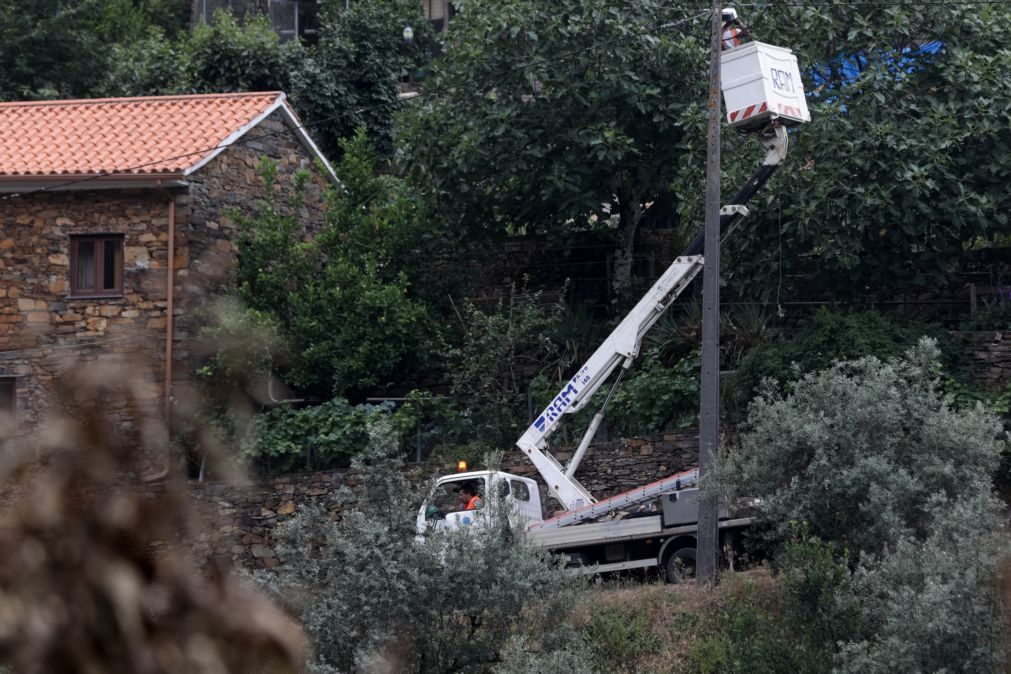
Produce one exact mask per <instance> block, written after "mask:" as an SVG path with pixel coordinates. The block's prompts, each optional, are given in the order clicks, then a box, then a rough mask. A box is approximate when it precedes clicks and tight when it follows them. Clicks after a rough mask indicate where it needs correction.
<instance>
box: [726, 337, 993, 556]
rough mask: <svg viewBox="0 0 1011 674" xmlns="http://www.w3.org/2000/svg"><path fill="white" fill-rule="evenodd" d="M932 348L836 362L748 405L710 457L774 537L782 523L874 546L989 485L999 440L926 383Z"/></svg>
mask: <svg viewBox="0 0 1011 674" xmlns="http://www.w3.org/2000/svg"><path fill="white" fill-rule="evenodd" d="M938 355H939V354H938V351H937V348H936V346H935V344H934V342H933V341H932V340H929V339H924V340H923V341H922V342H921V343H920V345H919V346H918V347H916V348H915V349H912V350H910V351H909V352H908V353H907V354H906V356H904V357H903V358H900V359H895V360H891V361H881V360H879V359H877V358H874V357H866V358H861V359H859V360H855V361H847V362H836V363H835V364H833V365H832V366H831V367H829V368H828V369H826V370H824V371H823V372H820V373H817V374H808V375H805V376H804V377H802V378H801V379H800V380H799V381H797V382H796V384H795V385H794V387H793V390H792V391H791V392H790V393H789V394H787V395H785V396H784V395H783V394H781V393H779V392H777V391H774V390H769V391H766V392H764V393H762V394H761V395H759V396H758V397H757V398H756V399H755V400H754V401H753V402H752V403H751V406H750V407H749V409H748V421H747V427H746V430H745V432H744V433H743V434H742V436H741V439H740V442H739V444H738V445H736V446H735V447H734V448H733V449H732V450H731V451H730V452H729V453H727V454H726V455H725V456H724V457H722V465H721V468H720V470H721V471H723V472H724V479H726V480H727V481H728V483H729V484H732V485H734V488H735V489H736V490H737V491H738V492H739V493H745V492H746V493H748V494H749V495H751V496H758V497H760V498H762V500H763V505H762V510H763V513H765V515H766V516H767V517H768V519H769V521H770V522H771V523H772V524H773V526H774V527H775V528H776V529H777V530H778V531H780V533H782V534H783V535H786V534H788V533H789V530H788V527H789V523H790V522H799V521H806V522H808V523H809V524H810V527H811V533H812V534H813V535H815V536H818V537H819V538H821V539H823V540H829V541H833V542H835V543H837V544H838V545H840V546H842V547H845V548H848V549H849V550H851V551H852V552H853V553H855V554H856V555H860V554H864V553H879V552H882V551H883V550H887V548H888V547H889V546H890V545H893V544H894V543H895V542H896V541H898V540H899V539H900V538H902V537H904V536H911V537H914V538H918V539H922V538H923V537H924V536H926V535H927V532H928V531H929V530H930V527H931V520H930V519H929V517H926V514H927V506H928V504H929V503H930V502H931V499H933V498H937V497H941V498H947V499H951V500H956V499H958V498H960V497H968V496H969V495H975V494H979V493H984V494H987V493H989V492H990V490H991V488H992V477H993V471H994V469H995V468H996V467H997V461H998V457H999V455H1000V450H1001V448H1002V447H1003V444H1004V441H1003V440H1001V439H1000V438H1001V437H1002V435H1003V432H1002V428H1001V424H1000V421H999V420H998V419H997V418H996V417H995V416H994V415H993V414H992V413H991V412H989V411H988V410H986V409H984V408H983V407H982V406H981V405H980V406H977V407H975V408H973V409H968V410H955V409H953V408H952V407H951V406H950V405H949V404H948V401H947V400H946V399H945V398H944V396H943V394H942V393H941V392H940V391H939V390H938V386H937V384H938V380H937V375H936V369H937V358H938Z"/></svg>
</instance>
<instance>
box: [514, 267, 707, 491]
mask: <svg viewBox="0 0 1011 674" xmlns="http://www.w3.org/2000/svg"><path fill="white" fill-rule="evenodd" d="M701 270H702V256H701V255H692V256H690V257H679V258H678V259H677V260H675V261H674V264H672V265H671V266H670V267H668V268H667V271H665V272H664V273H663V275H662V276H661V277H660V278H659V279H658V280H657V282H656V283H655V284H654V285H653V287H652V288H651V289H650V291H649V292H648V293H646V296H645V297H643V298H642V299H641V300H639V303H638V304H636V305H635V308H634V309H632V311H631V312H629V314H628V315H627V316H625V319H624V320H623V321H622V322H621V323H620V324H619V325H618V327H617V328H615V329H614V331H613V332H612V333H611V334H610V335H608V337H607V339H605V340H604V343H603V344H601V345H600V346H599V347H598V348H597V350H596V351H594V352H593V355H592V356H590V358H589V360H587V361H586V363H585V364H584V365H583V367H581V368H580V369H579V371H578V372H576V375H575V376H574V377H572V379H570V380H569V383H568V384H566V385H565V387H564V388H563V389H562V390H561V391H560V392H559V393H558V395H557V396H555V399H554V400H552V401H551V404H550V405H548V406H547V408H545V410H544V411H543V412H541V414H540V416H538V417H537V419H536V420H535V421H534V423H533V424H532V425H531V426H530V428H528V429H527V430H526V432H525V433H524V434H523V436H522V437H521V438H520V439H519V440H518V441H517V442H516V444H517V446H518V447H519V448H520V449H521V450H523V452H524V453H526V455H527V456H529V457H530V460H531V461H533V463H534V465H535V466H536V467H537V470H538V471H539V472H540V474H541V477H543V478H544V480H545V482H546V483H547V485H548V490H549V491H550V492H551V495H552V496H554V497H555V498H557V499H558V500H559V502H561V504H562V505H564V506H565V507H566V509H568V510H574V509H576V508H580V507H582V506H585V505H589V504H591V503H595V502H596V499H594V498H593V496H591V495H590V493H589V492H588V491H586V489H584V488H583V486H582V485H580V484H579V483H578V482H577V481H576V480H575V478H573V477H572V473H574V472H575V467H576V466H578V464H579V460H580V459H581V458H582V455H583V453H584V452H585V451H586V446H588V445H589V440H590V439H592V434H591V433H590V431H594V432H595V431H596V429H597V427H598V426H599V425H600V420H601V419H602V417H603V414H602V413H598V414H597V416H595V417H594V418H593V422H591V424H590V428H589V429H588V431H587V437H584V442H581V443H580V445H579V449H578V450H577V451H576V454H575V455H574V456H573V457H572V463H570V464H569V465H570V467H571V468H572V470H568V471H567V470H565V469H563V468H562V466H561V464H559V463H558V461H557V460H555V458H554V457H553V456H551V455H550V454H548V453H546V452H545V451H544V448H545V447H546V446H547V443H548V438H549V437H550V436H551V434H552V433H553V432H554V431H555V430H556V429H557V428H558V426H559V425H560V424H561V423H562V416H563V415H565V414H572V413H573V412H578V411H579V410H581V409H583V407H585V406H586V404H587V403H588V402H589V401H590V398H592V397H593V394H594V393H596V392H597V389H599V388H600V387H601V385H602V384H603V383H604V381H605V380H607V378H608V377H609V376H610V375H611V373H612V372H614V369H615V368H616V367H618V365H621V366H622V367H623V369H628V368H629V367H631V365H632V361H634V360H635V357H636V356H637V355H639V347H640V345H641V344H642V338H643V336H644V335H645V334H646V331H647V330H649V329H650V328H651V327H653V324H654V323H656V321H657V319H659V318H660V316H662V315H663V312H664V311H666V310H667V307H669V306H670V304H671V302H673V301H674V300H675V299H677V297H678V295H680V294H681V291H682V290H684V289H685V287H686V286H687V285H688V284H689V283H691V281H692V279H693V278H695V276H696V275H697V274H698V273H699V272H700V271H701Z"/></svg>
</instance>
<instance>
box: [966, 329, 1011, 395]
mask: <svg viewBox="0 0 1011 674" xmlns="http://www.w3.org/2000/svg"><path fill="white" fill-rule="evenodd" d="M958 334H959V335H960V336H961V337H962V339H963V340H965V345H966V346H965V352H966V354H967V355H968V356H969V359H970V362H971V364H972V365H971V366H972V371H973V376H974V378H975V380H976V383H977V384H978V385H979V386H980V387H982V388H985V389H987V390H990V391H1000V390H1002V389H1003V388H1004V387H1006V386H1007V385H1008V384H1009V383H1011V332H1002V331H1000V330H988V331H985V332H962V333H958Z"/></svg>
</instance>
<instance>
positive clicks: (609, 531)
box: [417, 470, 751, 573]
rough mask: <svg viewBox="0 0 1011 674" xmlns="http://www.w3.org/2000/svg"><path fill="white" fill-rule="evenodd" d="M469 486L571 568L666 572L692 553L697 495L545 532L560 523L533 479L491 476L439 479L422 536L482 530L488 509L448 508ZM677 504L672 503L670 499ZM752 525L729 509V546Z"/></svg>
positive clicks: (725, 517) (658, 500)
mask: <svg viewBox="0 0 1011 674" xmlns="http://www.w3.org/2000/svg"><path fill="white" fill-rule="evenodd" d="M466 483H469V484H472V485H476V486H477V487H478V488H479V490H480V491H481V493H483V494H485V495H486V498H500V499H502V503H503V504H504V505H505V508H506V509H507V512H508V513H509V518H510V520H511V521H512V523H513V524H514V525H516V526H517V528H519V529H521V530H523V531H524V532H525V541H526V543H527V544H528V545H535V546H538V547H543V548H547V549H549V550H551V551H553V552H557V553H559V554H564V555H566V556H568V558H569V562H570V564H571V565H572V566H574V567H577V568H579V569H580V570H582V571H585V572H595V573H603V572H607V571H622V570H629V569H643V568H650V567H660V568H664V569H666V568H667V567H668V566H669V564H668V562H669V560H670V556H671V555H672V554H673V553H674V552H676V551H681V550H685V549H694V545H695V533H696V529H697V524H696V521H697V518H698V504H697V501H696V500H695V498H694V497H695V495H696V494H697V491H698V490H697V489H694V488H688V489H682V490H680V491H671V492H667V493H661V494H657V495H656V497H655V498H654V503H653V506H652V508H646V509H644V510H642V511H640V512H637V513H634V514H631V515H630V516H628V517H624V518H619V517H616V518H614V519H604V520H601V521H596V522H583V523H581V524H579V526H554V527H552V526H542V525H543V524H544V523H545V522H550V521H551V519H555V518H551V519H548V520H544V519H543V517H542V510H543V502H542V498H541V493H540V491H539V489H538V483H537V482H536V481H535V480H533V479H531V478H528V477H523V476H521V475H514V474H512V473H506V472H504V471H488V470H482V471H471V472H466V473H457V474H455V475H447V476H444V477H441V478H439V479H438V480H437V481H436V484H435V487H434V489H433V492H432V494H430V496H429V498H428V499H427V500H426V501H425V503H424V504H422V506H421V508H420V510H419V511H418V517H417V528H418V534H419V536H422V537H423V536H424V535H425V534H427V533H428V532H431V531H435V530H439V529H462V528H467V527H480V526H483V524H484V523H485V522H487V519H488V512H490V510H489V509H484V508H482V509H477V510H448V509H447V508H448V507H449V506H452V505H453V501H454V500H455V499H454V491H453V489H454V487H458V486H460V485H462V484H466ZM639 489H641V488H637V489H634V490H632V492H633V493H635V492H637V491H638V490H639ZM619 496H620V495H619ZM672 497H673V498H674V499H675V500H674V501H671V500H670V499H671V498H672ZM665 500H666V503H665ZM433 508H434V509H433ZM563 515H564V513H563ZM749 524H751V518H749V517H733V518H732V517H730V514H729V513H728V512H727V511H726V510H724V511H722V512H721V513H720V524H719V526H720V529H721V534H723V535H724V538H725V542H726V543H728V544H730V543H731V542H732V538H731V536H730V535H726V534H732V533H733V532H736V531H737V530H739V529H741V528H743V527H746V526H748V525H749ZM689 561H690V560H689Z"/></svg>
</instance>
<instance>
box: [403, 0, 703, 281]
mask: <svg viewBox="0 0 1011 674" xmlns="http://www.w3.org/2000/svg"><path fill="white" fill-rule="evenodd" d="M684 16H685V14H684V13H683V12H681V11H677V10H672V9H671V8H670V7H669V4H668V3H664V2H660V1H659V0H636V1H635V2H631V1H623V2H619V3H618V4H615V3H614V2H604V1H603V0H550V1H548V2H545V1H544V0H513V1H511V2H491V1H488V0H468V2H466V3H461V7H460V13H459V14H458V15H457V16H456V18H455V19H454V23H453V29H452V30H451V31H450V32H449V36H448V38H447V44H446V55H445V58H443V59H442V60H440V61H438V62H436V63H435V64H434V65H433V68H432V77H431V78H430V79H429V80H428V81H427V82H426V87H427V89H428V91H430V92H432V93H435V92H438V95H437V96H436V95H433V96H429V97H426V98H425V99H423V100H421V101H418V102H416V103H415V104H413V105H412V106H411V107H410V108H409V109H408V112H407V113H406V114H405V117H404V134H403V138H404V152H405V156H406V161H407V164H408V165H409V166H410V167H411V170H413V171H414V173H415V175H416V176H417V177H418V184H419V186H420V187H422V188H426V187H427V188H429V189H431V190H432V191H433V193H435V194H436V195H438V198H439V200H440V203H444V204H446V206H447V208H446V210H445V215H446V218H447V221H448V222H447V224H448V225H449V226H451V227H453V229H454V231H456V232H459V233H461V234H462V235H470V236H486V235H488V234H489V233H495V232H502V231H555V232H558V231H565V230H570V229H572V228H579V227H598V226H599V227H613V228H615V231H616V240H617V244H616V250H617V254H618V259H617V260H616V262H615V279H616V280H615V289H616V290H617V291H618V293H619V294H620V295H622V296H623V299H626V300H627V299H628V297H627V295H628V293H629V292H630V290H631V251H632V245H633V243H634V240H635V234H636V230H637V227H638V226H639V223H640V221H641V219H642V216H643V210H644V208H645V205H646V203H647V202H650V201H655V200H658V198H659V197H660V196H661V195H663V194H664V193H665V191H666V190H667V188H668V186H669V183H670V181H671V180H672V179H673V177H674V175H675V174H676V173H677V171H678V162H677V157H678V156H679V154H680V151H681V149H682V145H683V141H684V136H685V134H686V133H688V132H690V131H689V127H691V125H692V124H693V123H694V121H696V118H697V113H698V111H699V110H700V109H701V105H702V101H703V100H704V89H703V87H704V82H703V81H704V73H705V65H704V49H703V45H702V44H701V42H699V41H696V40H693V39H691V38H688V37H686V36H685V35H684V34H683V33H680V32H678V31H676V30H673V29H669V28H666V29H665V28H661V27H660V26H661V25H662V24H665V23H667V22H670V21H673V20H677V19H681V18H684ZM696 75H697V76H696Z"/></svg>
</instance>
